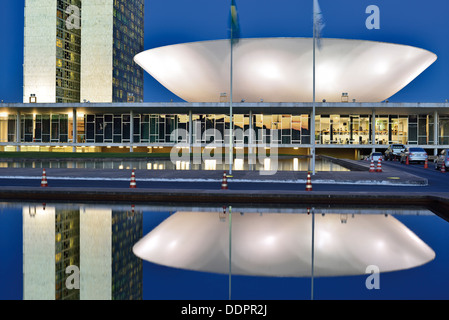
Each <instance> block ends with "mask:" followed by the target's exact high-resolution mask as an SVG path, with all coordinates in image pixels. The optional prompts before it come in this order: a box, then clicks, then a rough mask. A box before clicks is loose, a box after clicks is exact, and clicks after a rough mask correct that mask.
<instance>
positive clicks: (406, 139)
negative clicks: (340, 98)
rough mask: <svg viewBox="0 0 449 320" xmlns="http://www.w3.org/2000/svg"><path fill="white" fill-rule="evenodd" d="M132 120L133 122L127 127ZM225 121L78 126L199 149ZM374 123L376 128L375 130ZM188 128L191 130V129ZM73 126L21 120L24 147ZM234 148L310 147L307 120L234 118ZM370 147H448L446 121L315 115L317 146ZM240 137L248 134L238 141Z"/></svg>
mask: <svg viewBox="0 0 449 320" xmlns="http://www.w3.org/2000/svg"><path fill="white" fill-rule="evenodd" d="M131 120H132V121H131ZM229 120H230V118H229V116H228V115H219V114H215V115H199V114H194V115H192V119H191V121H192V122H191V123H190V119H189V116H188V115H186V114H176V115H170V114H167V115H161V114H136V115H134V116H133V118H132V119H131V116H130V114H104V115H103V114H99V115H94V114H87V115H84V116H83V118H79V119H78V120H77V134H78V136H77V139H76V141H77V142H79V143H84V142H86V143H127V142H128V143H129V142H131V141H133V142H134V143H177V142H187V137H186V136H185V135H184V136H177V137H176V136H174V135H173V134H172V133H173V132H174V131H175V130H176V129H182V130H184V131H185V132H186V133H187V134H189V135H190V137H191V138H192V139H193V141H196V142H202V143H211V142H213V141H215V142H224V141H228V137H229V130H230V121H229ZM373 123H374V126H375V127H374V128H373ZM190 124H192V127H190ZM72 125H73V123H72V121H71V120H69V117H68V115H67V114H51V115H50V114H36V115H31V114H25V115H22V116H21V127H20V128H21V141H22V142H55V143H57V142H63V143H64V142H71V141H73V137H72V133H73V128H72ZM233 126H234V129H235V130H236V137H235V138H234V139H235V140H234V141H235V142H236V143H248V142H249V131H248V130H249V129H251V128H252V129H253V131H252V132H251V133H252V134H253V136H252V140H253V142H254V143H256V142H267V143H269V142H274V141H276V142H278V143H282V144H309V143H310V141H311V136H310V120H309V115H308V114H302V115H263V114H254V115H252V116H251V117H250V116H249V115H243V114H235V115H234V121H233ZM373 131H374V138H375V140H374V144H379V145H387V144H392V143H402V144H419V145H432V144H434V143H435V133H437V137H438V141H437V143H438V144H442V145H446V144H449V116H446V115H441V116H439V120H438V123H437V127H435V124H434V119H433V116H430V115H409V116H395V115H390V116H376V117H375V119H374V122H373V120H372V116H371V115H350V116H349V115H348V116H345V115H317V116H316V118H315V141H316V143H317V144H320V145H326V144H361V145H363V144H372V143H373V141H372V140H373ZM6 133H7V134H6ZM241 133H246V134H245V135H242V134H241ZM15 134H16V116H15V115H10V116H9V117H8V118H2V119H0V141H1V142H15V141H16V137H15Z"/></svg>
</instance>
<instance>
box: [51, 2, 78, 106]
mask: <svg viewBox="0 0 449 320" xmlns="http://www.w3.org/2000/svg"><path fill="white" fill-rule="evenodd" d="M71 5H73V6H76V7H77V8H79V9H81V0H57V12H56V16H57V24H56V103H70V102H79V101H80V88H81V85H80V79H81V76H80V72H81V29H80V28H67V24H66V22H67V19H68V18H69V16H73V15H75V14H77V13H78V12H80V11H79V10H78V11H77V12H74V11H70V10H67V8H68V6H71ZM67 11H69V13H67ZM79 18H81V17H79Z"/></svg>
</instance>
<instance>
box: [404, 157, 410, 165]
mask: <svg viewBox="0 0 449 320" xmlns="http://www.w3.org/2000/svg"><path fill="white" fill-rule="evenodd" d="M405 164H407V165H408V164H410V162H409V161H408V156H407V159H406V160H405Z"/></svg>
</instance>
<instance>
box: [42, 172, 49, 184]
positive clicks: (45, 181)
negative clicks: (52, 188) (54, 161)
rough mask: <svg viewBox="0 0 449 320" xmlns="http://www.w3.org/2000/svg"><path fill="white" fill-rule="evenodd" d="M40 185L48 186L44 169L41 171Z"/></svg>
mask: <svg viewBox="0 0 449 320" xmlns="http://www.w3.org/2000/svg"><path fill="white" fill-rule="evenodd" d="M41 187H48V182H47V173H46V172H45V169H44V170H43V171H42V180H41Z"/></svg>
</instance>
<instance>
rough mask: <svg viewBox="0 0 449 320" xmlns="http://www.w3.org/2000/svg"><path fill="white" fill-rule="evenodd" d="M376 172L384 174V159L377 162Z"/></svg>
mask: <svg viewBox="0 0 449 320" xmlns="http://www.w3.org/2000/svg"><path fill="white" fill-rule="evenodd" d="M376 172H382V159H381V158H379V160H377V168H376Z"/></svg>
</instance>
